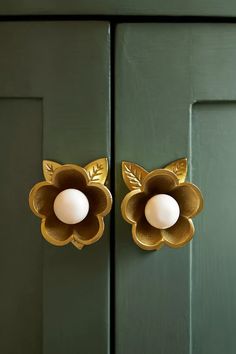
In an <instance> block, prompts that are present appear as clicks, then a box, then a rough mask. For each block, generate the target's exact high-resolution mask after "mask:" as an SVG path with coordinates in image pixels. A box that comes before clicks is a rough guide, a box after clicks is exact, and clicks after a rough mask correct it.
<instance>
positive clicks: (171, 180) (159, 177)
mask: <svg viewBox="0 0 236 354" xmlns="http://www.w3.org/2000/svg"><path fill="white" fill-rule="evenodd" d="M143 184H144V191H145V192H146V193H147V194H149V196H150V197H151V196H153V195H156V194H162V193H165V194H168V193H169V191H170V190H171V189H173V188H175V187H176V186H177V185H178V184H179V180H178V178H177V176H176V175H175V174H174V173H173V172H171V171H168V170H164V169H158V170H154V171H152V172H150V173H149V174H148V175H147V176H146V177H145V179H144V181H143Z"/></svg>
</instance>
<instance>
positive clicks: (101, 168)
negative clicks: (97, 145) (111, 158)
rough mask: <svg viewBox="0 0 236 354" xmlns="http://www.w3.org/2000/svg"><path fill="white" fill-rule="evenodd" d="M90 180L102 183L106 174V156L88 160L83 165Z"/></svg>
mask: <svg viewBox="0 0 236 354" xmlns="http://www.w3.org/2000/svg"><path fill="white" fill-rule="evenodd" d="M85 170H86V171H87V173H88V176H89V179H90V181H91V182H98V183H102V184H104V183H105V182H106V179H107V174H108V161H107V158H102V159H98V160H95V161H92V162H90V163H89V164H88V165H86V166H85Z"/></svg>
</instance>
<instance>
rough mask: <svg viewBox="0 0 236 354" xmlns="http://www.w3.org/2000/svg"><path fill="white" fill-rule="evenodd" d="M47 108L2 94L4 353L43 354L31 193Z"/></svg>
mask: <svg viewBox="0 0 236 354" xmlns="http://www.w3.org/2000/svg"><path fill="white" fill-rule="evenodd" d="M42 108H43V106H42V101H41V100H40V99H32V98H30V99H11V98H7V99H3V98H1V99H0V122H1V129H0V145H1V155H0V163H1V178H0V197H1V204H0V215H1V217H0V236H1V248H0V282H1V295H0V333H1V341H0V352H2V353H35V354H41V353H42V323H43V314H42V304H43V292H42V290H43V284H42V276H43V259H42V255H43V242H42V237H41V236H40V230H39V225H38V223H37V222H35V221H36V220H34V218H32V216H31V214H30V213H29V205H28V198H27V195H28V193H29V189H30V188H31V184H32V179H35V180H37V179H38V178H39V176H40V172H41V166H40V165H41V161H42V130H43V119H42V118H43V115H42ZM29 132H30V134H29ZM29 147H30V148H29Z"/></svg>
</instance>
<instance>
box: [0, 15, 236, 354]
mask: <svg viewBox="0 0 236 354" xmlns="http://www.w3.org/2000/svg"><path fill="white" fill-rule="evenodd" d="M112 40H113V41H114V43H112V46H110V41H111V40H110V25H109V22H103V21H97V22H93V21H55V22H54V21H42V22H40V21H39V22H38V21H35V22H34V21H27V22H1V23H0V43H1V52H0V73H1V76H0V78H1V79H0V122H1V129H0V146H1V152H2V153H1V158H0V162H1V178H0V181H1V185H0V195H1V201H2V203H1V206H0V215H1V218H0V227H1V251H0V281H1V296H0V299H1V301H0V352H1V353H3V354H37V353H40V354H42V353H43V354H54V353H58V354H60V353H61V354H65V353H66V354H95V353H96V354H114V353H115V354H134V353H135V354H143V353H145V354H156V353H163V354H173V353H174V354H213V353H214V354H223V353H224V354H234V353H235V351H236V340H235V336H234V326H235V321H236V296H235V295H236V277H235V274H234V268H235V265H236V257H235V255H236V253H235V250H234V246H235V242H236V241H235V230H234V219H235V216H234V210H235V209H236V192H235V188H234V172H235V167H234V166H235V163H234V162H235V153H234V151H235V137H236V70H235V62H236V45H235V42H236V26H235V25H234V24H224V23H221V24H220V23H218V24H217V23H215V24H213V23H211V24H207V23H204V24H200V23H199V24H197V23H196V24H190V23H182V24H181V23H175V24H173V23H159V24H158V23H149V24H147V23H139V24H138V23H137V24H134V23H133V24H129V23H126V24H120V25H117V26H116V30H115V36H114V37H113V36H112ZM110 48H113V49H114V51H115V68H114V69H115V70H114V72H113V70H111V67H110V55H112V54H114V53H111V51H110V50H111V49H110ZM110 80H112V81H113V84H114V85H112V87H113V86H114V88H115V102H114V103H115V105H114V113H115V121H114V123H112V121H111V116H110V106H111V102H110V100H111V99H110ZM110 127H112V129H113V131H111V128H110ZM111 137H114V138H115V139H113V138H111ZM111 151H112V152H113V155H112V156H111ZM102 156H108V157H109V158H110V157H112V159H113V161H114V164H112V171H111V174H110V175H111V176H112V178H113V176H114V178H113V179H114V181H112V182H113V183H115V188H114V190H115V195H113V197H114V199H115V206H114V211H115V213H114V214H112V216H111V218H113V220H112V223H111V224H109V217H108V218H106V233H105V235H104V237H103V238H102V239H101V240H100V241H99V242H98V243H96V244H94V245H93V246H90V247H87V248H85V249H83V250H82V251H78V250H77V249H76V248H74V247H73V246H67V247H62V248H60V247H55V246H52V245H50V244H48V243H46V241H44V240H43V239H42V237H41V235H40V230H39V220H37V219H36V218H35V217H34V216H33V215H32V214H31V213H30V211H29V208H28V201H27V198H28V191H29V190H30V188H31V186H32V184H34V183H35V182H37V181H39V180H41V178H42V172H41V162H42V159H52V160H56V161H58V162H62V163H66V162H72V163H76V162H78V163H80V164H81V165H84V164H86V163H87V162H89V161H91V160H93V159H96V158H98V157H102ZM184 156H187V157H188V159H189V179H190V180H192V181H193V182H194V183H196V184H197V185H199V186H200V187H201V189H202V191H203V194H204V197H205V210H204V212H203V213H202V214H201V215H200V216H199V217H198V218H197V219H195V220H194V223H195V226H196V235H195V237H194V240H193V241H192V243H191V244H190V245H188V246H186V247H184V248H182V249H178V250H176V249H170V248H167V247H164V248H163V249H161V250H160V251H156V252H145V251H142V250H141V249H139V248H138V247H137V246H136V245H135V244H134V243H133V241H132V237H131V228H130V225H128V224H127V223H125V221H124V220H122V217H121V213H120V203H121V200H122V198H123V196H124V195H125V193H126V192H127V190H126V188H125V185H124V183H123V181H122V177H121V161H122V160H130V161H133V162H136V163H139V164H141V165H143V166H144V167H145V168H146V169H148V170H151V169H154V168H157V167H161V166H163V165H165V164H167V163H169V162H171V161H173V160H175V159H178V158H181V157H184ZM113 167H114V169H113ZM110 240H112V242H111V246H112V247H110ZM113 242H115V244H113ZM110 261H111V262H110ZM110 263H111V264H112V269H110ZM114 273H115V274H114ZM114 275H115V279H114V278H113V276H114ZM111 296H112V298H111ZM110 318H111V319H113V320H112V322H111V323H110ZM114 319H115V321H114ZM114 322H115V323H114ZM110 333H111V334H112V336H111V335H110ZM110 342H112V345H110Z"/></svg>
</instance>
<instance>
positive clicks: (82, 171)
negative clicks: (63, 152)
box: [29, 158, 112, 249]
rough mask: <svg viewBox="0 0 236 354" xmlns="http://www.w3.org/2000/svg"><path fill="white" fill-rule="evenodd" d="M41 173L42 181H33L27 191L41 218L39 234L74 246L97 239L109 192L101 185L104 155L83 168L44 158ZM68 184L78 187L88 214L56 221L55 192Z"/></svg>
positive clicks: (108, 205) (55, 242)
mask: <svg viewBox="0 0 236 354" xmlns="http://www.w3.org/2000/svg"><path fill="white" fill-rule="evenodd" d="M43 173H44V177H45V181H43V182H39V183H37V184H35V186H34V187H33V188H32V190H31V191H30V195H29V204H30V207H31V209H32V211H33V212H34V214H36V215H37V216H38V217H40V218H41V219H42V221H41V232H42V235H43V237H44V238H45V239H46V240H47V241H48V242H50V243H51V244H53V245H56V246H64V245H66V244H68V243H69V242H72V243H73V244H74V246H76V247H77V248H78V249H82V248H83V247H84V246H87V245H91V244H92V243H94V242H96V241H98V240H99V239H100V238H101V236H102V234H103V232H104V221H103V218H104V216H105V215H107V214H108V213H109V211H110V209H111V206H112V196H111V193H110V191H109V190H108V188H107V187H105V186H104V183H105V181H106V178H107V173H108V162H107V159H106V158H102V159H99V160H96V161H93V162H91V163H89V164H88V165H86V166H85V167H84V168H83V167H81V166H79V165H74V164H66V165H60V164H59V163H57V162H54V161H48V160H44V161H43ZM68 188H73V189H78V190H80V191H81V192H83V193H84V194H85V195H86V197H87V199H88V201H89V212H88V215H87V216H86V218H85V219H84V220H83V221H81V222H79V223H77V224H74V225H70V224H65V223H63V222H62V221H60V220H59V219H58V218H57V217H56V215H55V213H54V209H53V204H54V200H55V198H56V197H57V195H58V194H59V193H60V192H62V191H63V190H66V189H68Z"/></svg>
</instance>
